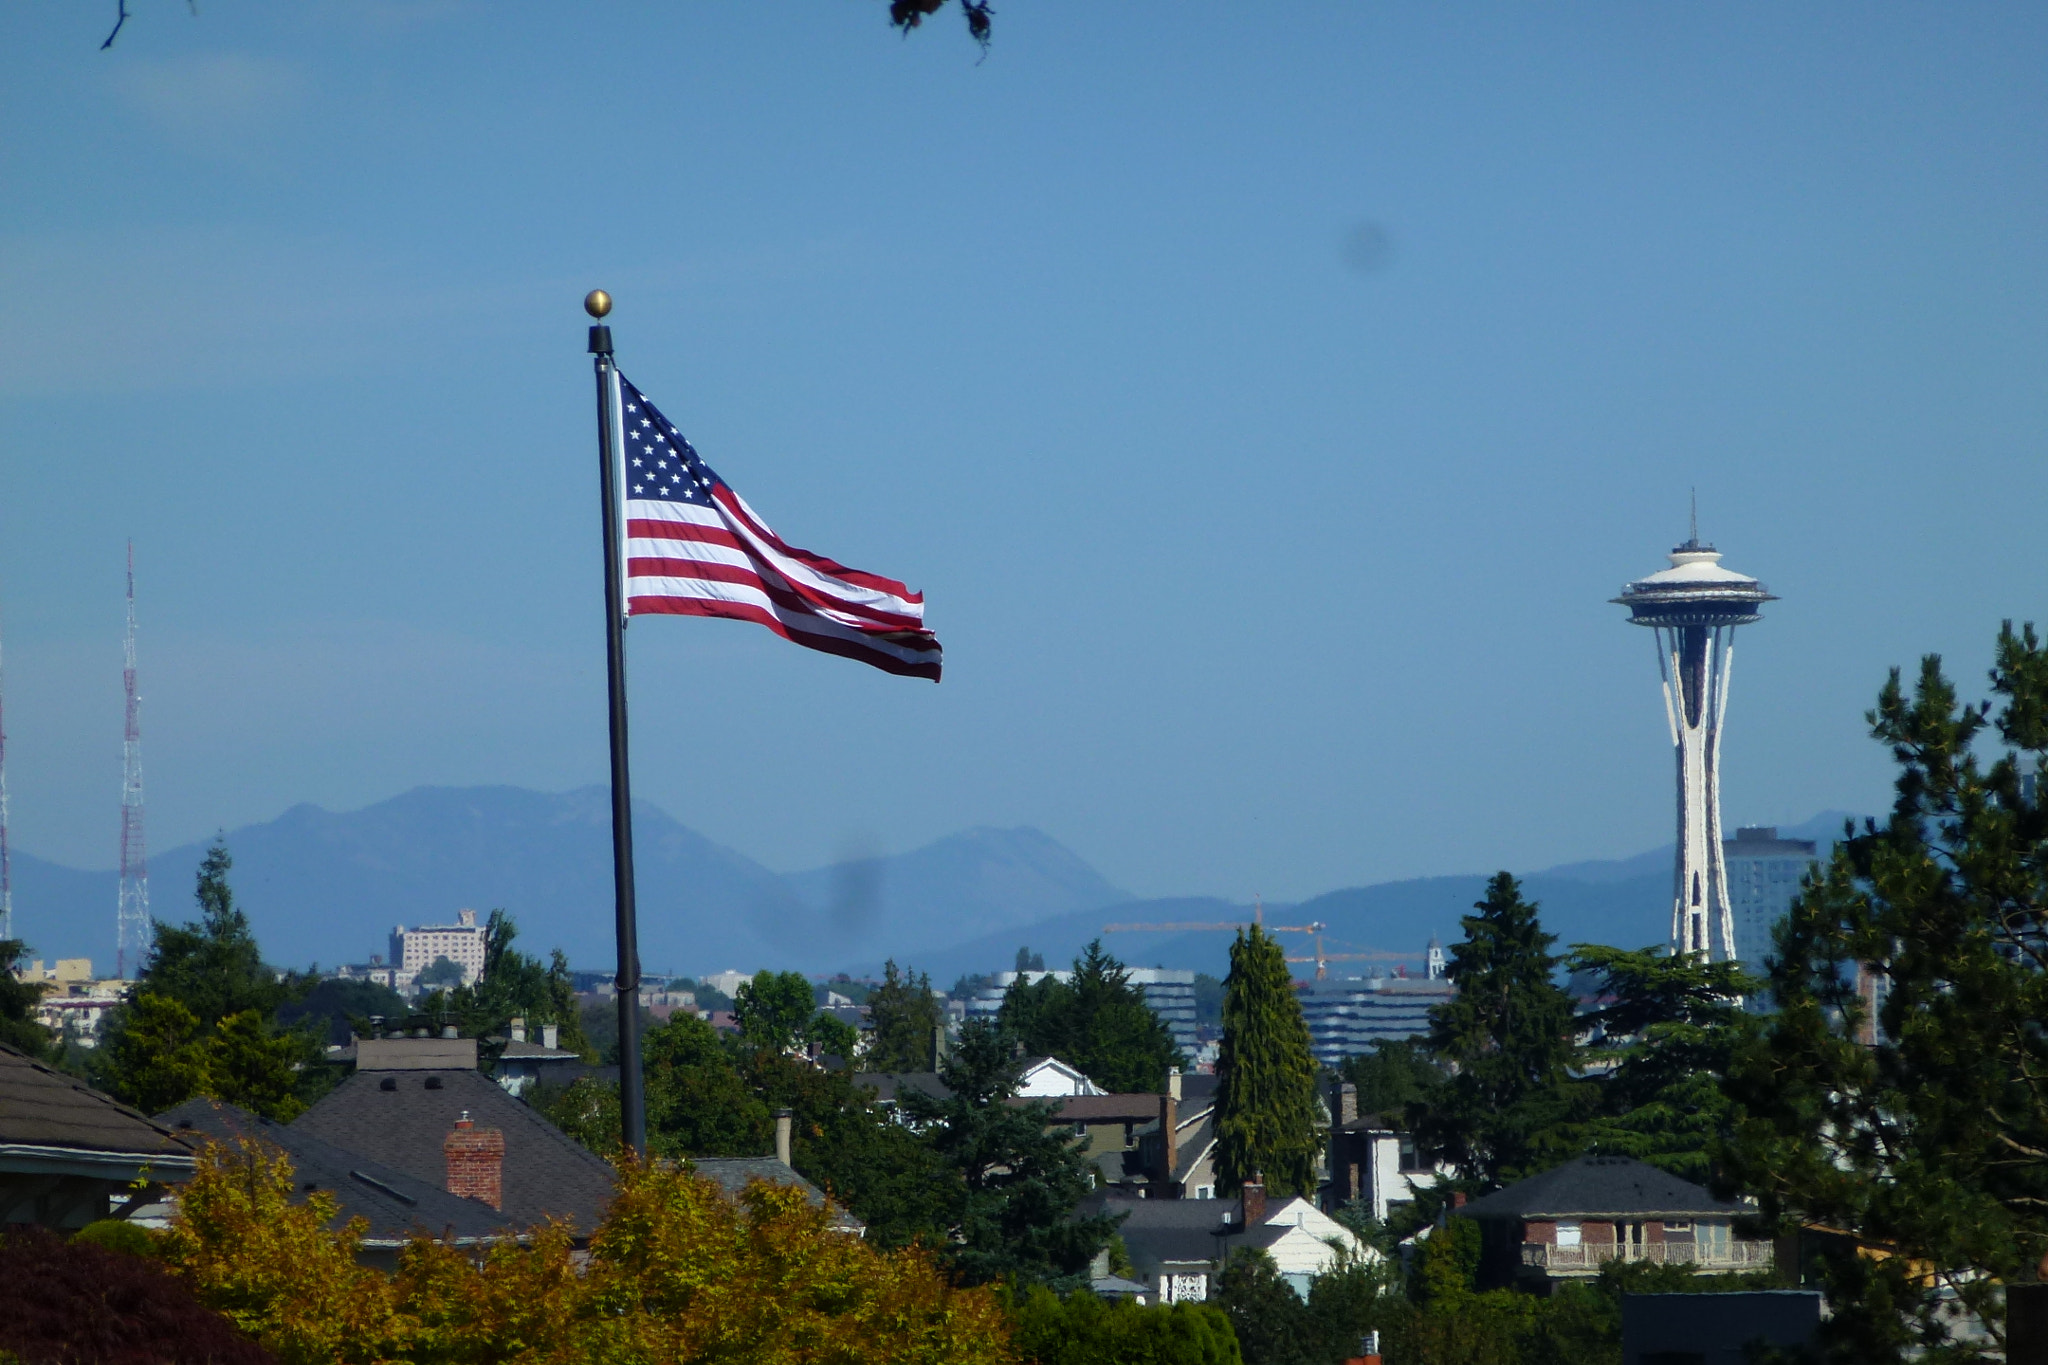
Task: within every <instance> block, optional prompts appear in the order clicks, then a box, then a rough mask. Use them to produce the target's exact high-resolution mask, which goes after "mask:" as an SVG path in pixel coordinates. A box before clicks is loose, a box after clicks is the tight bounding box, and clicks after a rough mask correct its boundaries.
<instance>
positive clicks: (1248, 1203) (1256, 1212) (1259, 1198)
mask: <svg viewBox="0 0 2048 1365" xmlns="http://www.w3.org/2000/svg"><path fill="white" fill-rule="evenodd" d="M1238 1198H1239V1200H1240V1203H1239V1206H1238V1207H1239V1214H1238V1220H1239V1224H1240V1226H1242V1227H1245V1228H1255V1227H1257V1226H1258V1225H1259V1224H1261V1223H1263V1222H1265V1221H1266V1177H1265V1176H1263V1175H1255V1176H1253V1177H1252V1178H1251V1179H1250V1180H1247V1181H1245V1182H1244V1189H1243V1191H1242V1192H1241V1193H1240V1194H1239V1196H1238Z"/></svg>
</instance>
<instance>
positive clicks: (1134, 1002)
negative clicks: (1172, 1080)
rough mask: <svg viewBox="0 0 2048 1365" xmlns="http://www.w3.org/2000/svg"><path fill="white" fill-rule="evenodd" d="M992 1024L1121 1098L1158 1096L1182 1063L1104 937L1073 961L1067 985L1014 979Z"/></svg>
mask: <svg viewBox="0 0 2048 1365" xmlns="http://www.w3.org/2000/svg"><path fill="white" fill-rule="evenodd" d="M997 1020H998V1022H999V1023H1000V1024H1001V1025H1002V1027H1003V1028H1004V1029H1005V1030H1006V1031H1007V1032H1008V1033H1009V1034H1010V1036H1011V1037H1013V1038H1015V1039H1016V1040H1017V1041H1018V1042H1020V1043H1021V1044H1023V1046H1024V1050H1025V1052H1026V1053H1028V1054H1030V1055H1032V1056H1046V1057H1057V1058H1059V1059H1060V1060H1061V1061H1063V1062H1065V1063H1067V1064H1068V1065H1070V1066H1072V1067H1075V1068H1076V1069H1078V1070H1079V1071H1080V1072H1081V1074H1083V1075H1084V1076H1086V1077H1088V1079H1089V1080H1091V1081H1094V1082H1095V1083H1096V1084H1097V1085H1099V1086H1101V1087H1102V1088H1103V1089H1105V1090H1108V1091H1111V1092H1114V1093H1118V1094H1140V1093H1156V1092H1158V1091H1160V1090H1162V1089H1164V1088H1165V1084H1166V1073H1167V1071H1168V1070H1170V1069H1172V1068H1175V1067H1178V1066H1181V1065H1182V1064H1183V1058H1182V1057H1181V1055H1180V1049H1178V1048H1176V1047H1175V1046H1174V1044H1173V1034H1172V1033H1171V1032H1169V1031H1168V1029H1167V1027H1166V1024H1165V1021H1163V1020H1162V1019H1160V1017H1159V1016H1158V1015H1156V1014H1154V1013H1153V1012H1152V1007H1151V1006H1150V1005H1147V1004H1146V1003H1145V994H1144V992H1143V991H1141V990H1139V989H1138V988H1137V987H1136V986H1133V985H1132V984H1131V975H1130V971H1129V969H1127V968H1126V967H1125V966H1124V964H1123V963H1121V962H1119V961H1117V960H1116V959H1115V958H1114V957H1112V956H1110V955H1109V954H1108V953H1106V952H1104V951H1103V948H1102V940H1101V939H1096V940H1095V941H1094V942H1092V943H1090V944H1089V945H1088V947H1087V948H1086V949H1085V950H1083V952H1082V954H1081V956H1080V957H1077V958H1075V959H1074V973H1073V980H1072V981H1061V980H1059V979H1058V978H1057V977H1052V976H1044V977H1040V978H1039V979H1038V981H1037V983H1036V984H1032V985H1026V984H1025V982H1024V979H1023V978H1022V977H1019V978H1018V979H1017V980H1016V981H1015V982H1013V983H1012V984H1011V986H1010V989H1009V990H1008V991H1007V992H1005V993H1004V996H1003V1007H1002V1011H1001V1013H999V1014H998V1015H997Z"/></svg>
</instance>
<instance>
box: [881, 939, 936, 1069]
mask: <svg viewBox="0 0 2048 1365" xmlns="http://www.w3.org/2000/svg"><path fill="white" fill-rule="evenodd" d="M868 1021H869V1023H870V1024H871V1025H873V1029H872V1032H871V1033H870V1034H869V1037H868V1050H867V1055H866V1057H865V1058H863V1059H862V1060H863V1061H864V1063H865V1064H866V1067H867V1069H868V1070H869V1071H935V1070H937V1069H938V1064H939V1063H938V1038H939V1034H940V1032H941V1030H943V1029H944V1028H945V1026H946V1015H945V1012H944V1010H943V1009H941V1007H940V1005H939V998H938V996H936V995H934V994H933V993H932V979H931V978H930V977H929V976H927V975H925V974H924V973H923V972H909V973H904V972H899V971H898V970H897V969H896V961H895V959H894V958H891V959H890V960H889V962H888V963H887V964H885V965H884V966H883V968H882V984H881V985H879V986H877V987H875V988H874V989H873V990H872V991H870V992H868Z"/></svg>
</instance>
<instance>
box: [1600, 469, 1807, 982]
mask: <svg viewBox="0 0 2048 1365" xmlns="http://www.w3.org/2000/svg"><path fill="white" fill-rule="evenodd" d="M1613 600H1614V601H1615V602H1616V603H1618V604H1619V605H1621V606H1624V607H1627V608H1628V609H1629V620H1630V621H1631V622H1632V623H1633V624H1635V625H1639V626H1648V627H1649V628H1650V629H1651V631H1652V632H1654V634H1655V636H1656V641H1657V668H1658V671H1659V672H1660V673H1661V674H1662V675H1663V679H1664V717H1665V719H1666V720H1667V721H1668V722H1669V723H1670V727H1671V747H1672V750H1673V753H1674V756H1675V757H1676V759H1677V761H1678V854H1677V858H1676V866H1675V867H1674V868H1673V869H1672V895H1671V947H1672V950H1673V951H1674V952H1678V953H1684V954H1686V955H1688V956H1696V957H1702V958H1711V959H1713V960H1716V961H1723V962H1725V961H1732V960H1734V959H1735V958H1736V947H1735V916H1734V913H1733V911H1732V909H1731V908H1730V906H1729V902H1728V873H1727V869H1726V868H1725V866H1724V865H1723V863H1722V859H1721V725H1722V722H1723V721H1724V720H1725V719H1726V718H1727V714H1728V679H1729V673H1730V670H1731V669H1732V667H1733V665H1734V662H1735V628H1736V627H1737V626H1746V625H1750V624H1752V623H1753V622H1756V621H1760V620H1762V619H1763V617H1762V614H1761V612H1760V611H1759V608H1761V607H1762V606H1763V604H1764V603H1766V602H1775V601H1776V600H1777V598H1775V597H1774V596H1772V595H1771V593H1770V592H1768V591H1766V590H1765V588H1764V585H1763V584H1761V583H1759V582H1757V581H1756V580H1755V579H1754V578H1750V577H1747V576H1745V575H1743V574H1739V573H1736V572H1735V571H1734V570H1732V569H1727V568H1723V567H1722V565H1721V556H1720V553H1719V552H1718V551H1716V550H1715V549H1714V547H1713V546H1711V545H1708V544H1706V543H1705V542H1703V541H1702V540H1701V539H1700V533H1699V512H1698V508H1697V502H1695V507H1694V511H1693V517H1692V535H1691V537H1690V538H1689V539H1688V540H1687V541H1686V542H1685V544H1683V545H1680V546H1677V547H1676V548H1674V549H1673V550H1672V551H1671V567H1670V568H1668V569H1660V570H1658V571H1657V572H1656V573H1653V574H1651V575H1650V576H1649V577H1648V578H1642V579H1638V580H1637V581H1635V582H1633V583H1630V584H1628V585H1627V586H1626V587H1624V588H1623V589H1622V592H1621V596H1619V597H1617V598H1615V599H1613Z"/></svg>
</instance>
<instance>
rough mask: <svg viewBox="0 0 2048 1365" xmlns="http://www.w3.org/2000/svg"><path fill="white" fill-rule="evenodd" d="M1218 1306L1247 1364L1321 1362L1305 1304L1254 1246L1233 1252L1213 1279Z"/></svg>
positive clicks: (1321, 1364) (1323, 1356) (1316, 1364)
mask: <svg viewBox="0 0 2048 1365" xmlns="http://www.w3.org/2000/svg"><path fill="white" fill-rule="evenodd" d="M1216 1304H1217V1306H1218V1307H1219V1308H1221V1309H1222V1310H1223V1312H1224V1313H1225V1315H1227V1316H1228V1317H1229V1319H1230V1326H1231V1330H1232V1331H1234V1332H1235V1333H1236V1335H1237V1344H1238V1349H1239V1350H1241V1351H1243V1352H1244V1358H1245V1360H1246V1361H1247V1362H1249V1365H1325V1362H1327V1361H1328V1360H1329V1358H1330V1357H1329V1356H1328V1355H1327V1354H1325V1353H1324V1351H1323V1350H1322V1342H1321V1341H1320V1340H1319V1339H1318V1333H1317V1332H1316V1330H1315V1323H1314V1321H1313V1320H1312V1319H1311V1318H1310V1316H1309V1311H1308V1304H1307V1303H1305V1302H1304V1301H1303V1300H1302V1297H1301V1296H1300V1295H1299V1294H1297V1293H1295V1292H1294V1287H1293V1286H1292V1285H1290V1284H1288V1283H1287V1281H1286V1280H1284V1279H1282V1278H1280V1270H1279V1268H1278V1267H1277V1266H1275V1265H1274V1264H1273V1258H1272V1257H1270V1256H1268V1255H1267V1254H1266V1253H1265V1252H1263V1251H1260V1250H1257V1249H1256V1248H1249V1247H1248V1248H1245V1249H1244V1250H1241V1251H1234V1252H1232V1253H1231V1256H1230V1261H1229V1263H1228V1264H1227V1265H1225V1266H1224V1268H1223V1273H1222V1274H1221V1275H1219V1276H1218V1277H1217V1283H1216Z"/></svg>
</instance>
